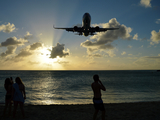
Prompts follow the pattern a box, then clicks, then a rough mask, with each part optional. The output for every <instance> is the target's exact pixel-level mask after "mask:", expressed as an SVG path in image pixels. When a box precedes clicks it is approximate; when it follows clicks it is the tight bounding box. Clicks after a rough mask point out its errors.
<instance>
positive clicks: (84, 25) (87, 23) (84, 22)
mask: <svg viewBox="0 0 160 120" xmlns="http://www.w3.org/2000/svg"><path fill="white" fill-rule="evenodd" d="M90 24H91V16H90V14H89V13H85V14H84V15H83V18H82V28H83V29H84V31H83V35H84V36H88V35H89V30H90Z"/></svg>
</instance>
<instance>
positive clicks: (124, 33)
mask: <svg viewBox="0 0 160 120" xmlns="http://www.w3.org/2000/svg"><path fill="white" fill-rule="evenodd" d="M94 26H96V25H94ZM99 26H102V27H103V28H111V27H115V28H119V29H118V30H108V31H107V32H103V33H102V32H101V33H97V35H94V36H92V37H91V39H94V40H95V41H94V42H92V41H89V40H86V41H85V42H83V43H81V46H83V47H87V46H101V45H104V44H108V43H111V42H113V41H114V40H116V39H118V37H120V38H122V39H128V40H129V39H130V38H131V35H130V34H129V33H130V32H131V31H132V29H131V28H130V27H126V26H125V25H123V24H122V25H120V24H119V22H118V21H117V20H116V18H113V19H111V20H109V22H108V23H101V24H99Z"/></svg>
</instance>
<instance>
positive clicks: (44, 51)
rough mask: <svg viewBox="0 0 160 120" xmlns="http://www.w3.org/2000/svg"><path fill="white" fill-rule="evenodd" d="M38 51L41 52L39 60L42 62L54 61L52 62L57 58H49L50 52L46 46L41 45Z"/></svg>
mask: <svg viewBox="0 0 160 120" xmlns="http://www.w3.org/2000/svg"><path fill="white" fill-rule="evenodd" d="M40 53H41V62H42V63H48V64H49V63H54V62H57V60H58V59H57V58H54V59H53V58H50V54H51V51H50V48H46V47H43V48H42V49H40Z"/></svg>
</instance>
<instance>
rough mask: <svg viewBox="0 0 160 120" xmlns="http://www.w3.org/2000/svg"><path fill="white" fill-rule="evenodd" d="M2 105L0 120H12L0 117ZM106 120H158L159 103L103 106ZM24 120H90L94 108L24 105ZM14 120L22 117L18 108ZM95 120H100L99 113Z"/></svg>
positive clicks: (83, 106) (85, 105) (159, 114)
mask: <svg viewBox="0 0 160 120" xmlns="http://www.w3.org/2000/svg"><path fill="white" fill-rule="evenodd" d="M3 108H4V105H0V113H1V115H0V120H12V119H13V118H12V116H7V115H6V117H2V114H3ZM105 109H106V120H160V102H137V103H112V104H105ZM24 110H25V114H26V117H25V120H92V116H93V113H94V107H93V105H92V104H84V105H25V106H24ZM16 119H17V120H21V119H22V115H21V111H20V109H19V107H18V110H17V114H16ZM97 120H101V111H100V112H99V113H98V117H97Z"/></svg>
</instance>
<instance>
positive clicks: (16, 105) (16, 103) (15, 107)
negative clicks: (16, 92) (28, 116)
mask: <svg viewBox="0 0 160 120" xmlns="http://www.w3.org/2000/svg"><path fill="white" fill-rule="evenodd" d="M18 104H19V105H20V110H21V112H22V116H23V118H24V116H25V115H24V109H23V103H22V102H17V101H14V110H13V118H15V115H16V111H17V107H18Z"/></svg>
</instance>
